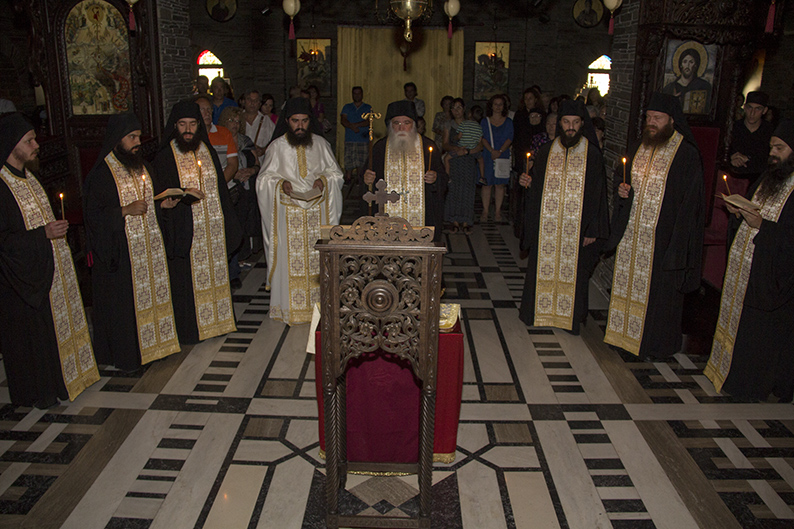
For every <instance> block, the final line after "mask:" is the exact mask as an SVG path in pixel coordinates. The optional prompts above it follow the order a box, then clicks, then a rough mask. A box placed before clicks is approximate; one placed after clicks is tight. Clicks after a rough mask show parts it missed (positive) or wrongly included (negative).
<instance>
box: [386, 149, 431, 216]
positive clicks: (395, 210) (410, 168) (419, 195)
mask: <svg viewBox="0 0 794 529" xmlns="http://www.w3.org/2000/svg"><path fill="white" fill-rule="evenodd" d="M384 177H385V179H386V184H387V185H386V189H388V190H390V191H397V192H398V193H400V194H401V195H402V196H401V197H400V200H399V201H398V202H397V203H393V202H388V203H387V204H386V207H385V210H386V213H388V214H389V216H391V217H402V218H404V219H406V220H407V221H408V222H410V223H411V226H414V227H416V226H424V225H425V157H424V152H423V150H422V136H420V135H418V134H417V137H416V143H415V144H414V148H413V150H412V151H411V152H410V153H409V154H405V155H403V154H397V153H395V152H393V151H392V150H391V148H390V147H389V142H388V140H387V141H386V166H385V167H384Z"/></svg>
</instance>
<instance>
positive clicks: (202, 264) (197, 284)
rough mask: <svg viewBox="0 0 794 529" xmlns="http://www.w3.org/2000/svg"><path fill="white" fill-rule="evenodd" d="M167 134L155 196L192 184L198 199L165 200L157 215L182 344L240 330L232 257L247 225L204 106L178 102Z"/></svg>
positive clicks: (157, 166) (156, 172)
mask: <svg viewBox="0 0 794 529" xmlns="http://www.w3.org/2000/svg"><path fill="white" fill-rule="evenodd" d="M204 114H206V112H204ZM224 130H225V129H224ZM227 132H228V131H227ZM163 135H164V136H165V138H166V140H165V142H164V143H163V145H162V147H161V148H160V150H159V151H158V153H157V155H156V156H155V159H154V163H153V168H154V175H152V176H153V180H154V192H155V196H157V195H159V194H161V193H163V192H164V191H167V190H169V189H170V190H174V189H186V190H187V191H189V192H190V193H192V195H190V196H193V197H196V198H198V199H199V200H196V201H191V200H189V199H188V198H187V197H184V198H183V197H177V198H164V199H162V200H161V201H160V203H159V204H160V205H159V207H160V214H159V215H158V220H159V221H160V231H161V232H162V234H163V241H164V243H165V253H166V257H167V258H168V274H169V277H170V279H171V299H172V300H173V305H174V317H175V319H176V330H177V334H178V336H179V341H180V343H184V344H193V343H198V342H199V341H201V340H206V339H208V338H212V337H215V336H220V335H223V334H227V333H230V332H233V331H235V330H236V329H237V327H236V325H235V319H234V305H233V304H232V297H231V291H230V289H229V271H228V262H229V258H231V255H232V254H233V253H234V252H235V251H236V250H237V248H239V246H240V242H241V241H242V231H241V229H240V223H239V222H238V221H237V216H236V215H235V214H234V208H233V206H232V203H231V199H230V198H229V189H228V187H227V185H226V178H225V177H224V174H223V169H222V168H221V162H220V159H219V158H218V154H217V152H216V151H215V149H214V148H213V147H212V144H211V143H210V139H209V136H208V135H207V128H206V126H205V118H204V117H202V111H201V109H199V105H198V104H197V103H196V102H194V101H184V102H180V103H177V104H175V105H174V107H173V108H172V109H171V115H170V116H169V119H168V123H167V124H166V128H165V131H164V134H163ZM233 141H234V140H232V142H233ZM235 149H236V145H235ZM235 173H236V171H235ZM230 179H231V177H230ZM210 270H211V271H212V273H208V272H209V271H210Z"/></svg>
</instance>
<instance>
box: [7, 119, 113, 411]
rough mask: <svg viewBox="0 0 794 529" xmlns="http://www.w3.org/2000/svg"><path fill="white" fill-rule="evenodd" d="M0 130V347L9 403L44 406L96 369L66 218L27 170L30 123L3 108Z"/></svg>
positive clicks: (34, 149) (35, 151) (67, 394)
mask: <svg viewBox="0 0 794 529" xmlns="http://www.w3.org/2000/svg"><path fill="white" fill-rule="evenodd" d="M0 133H1V134H2V135H1V136H0V159H2V160H3V166H2V168H0V180H2V183H0V271H2V273H0V299H2V303H0V353H2V355H3V364H4V365H5V375H6V380H7V382H8V392H9V396H10V398H11V403H12V404H14V405H15V406H34V407H36V408H39V409H46V408H51V407H52V406H55V405H57V404H58V399H66V398H69V399H70V400H74V398H75V397H77V395H79V394H80V393H81V392H82V391H83V390H85V389H86V388H87V387H88V386H90V385H91V384H93V383H94V382H96V381H98V380H99V371H98V370H97V366H96V361H95V360H94V353H93V349H92V347H91V337H90V335H89V332H88V320H87V319H86V316H85V311H84V309H83V299H82V297H81V296H80V286H79V285H78V283H77V275H76V274H75V270H74V262H73V261H72V252H71V250H70V249H69V244H68V243H67V242H66V233H67V231H68V230H69V221H68V220H63V219H62V220H55V215H54V214H53V212H52V208H51V207H50V201H49V198H48V197H47V193H46V192H45V191H44V188H42V187H41V184H40V183H39V181H38V180H37V179H36V177H35V176H34V175H33V173H32V172H31V171H30V169H28V168H27V165H28V164H30V163H31V162H33V161H35V160H36V159H37V158H38V155H39V145H38V143H37V142H36V132H35V131H34V130H33V124H32V123H30V121H28V120H27V118H26V117H24V116H23V115H22V114H19V113H11V114H6V115H5V116H3V117H0ZM62 214H63V212H62ZM56 272H57V273H56Z"/></svg>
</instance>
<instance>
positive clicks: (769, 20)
mask: <svg viewBox="0 0 794 529" xmlns="http://www.w3.org/2000/svg"><path fill="white" fill-rule="evenodd" d="M774 31H775V0H772V3H771V4H769V13H767V15H766V28H764V32H765V33H773V32H774Z"/></svg>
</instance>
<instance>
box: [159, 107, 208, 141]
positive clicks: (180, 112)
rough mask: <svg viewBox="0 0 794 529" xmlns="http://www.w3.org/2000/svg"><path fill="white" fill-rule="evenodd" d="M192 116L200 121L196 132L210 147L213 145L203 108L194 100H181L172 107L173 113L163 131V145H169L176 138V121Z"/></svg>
mask: <svg viewBox="0 0 794 529" xmlns="http://www.w3.org/2000/svg"><path fill="white" fill-rule="evenodd" d="M186 118H192V119H195V120H196V121H198V129H197V130H196V134H198V136H199V137H200V138H201V141H203V142H204V143H206V144H207V147H208V148H211V147H212V144H210V137H209V135H208V133H207V127H206V126H205V125H204V118H202V117H201V109H200V108H199V106H198V103H196V102H195V101H192V100H188V101H180V102H179V103H177V104H175V105H174V106H173V108H172V109H171V115H170V116H168V122H167V123H166V124H165V131H164V132H163V142H164V143H163V145H162V146H161V148H163V147H167V146H168V144H169V143H171V140H173V139H174V138H176V135H177V132H176V122H177V121H179V120H180V119H186Z"/></svg>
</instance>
